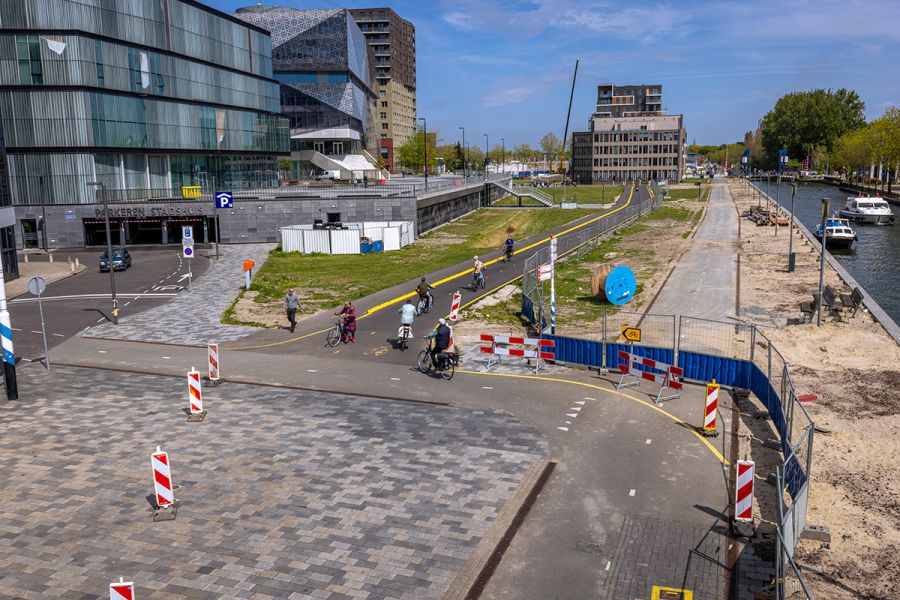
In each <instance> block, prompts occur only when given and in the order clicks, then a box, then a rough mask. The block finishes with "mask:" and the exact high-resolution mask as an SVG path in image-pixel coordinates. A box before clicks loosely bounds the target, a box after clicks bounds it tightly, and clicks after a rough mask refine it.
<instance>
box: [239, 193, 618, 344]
mask: <svg viewBox="0 0 900 600" xmlns="http://www.w3.org/2000/svg"><path fill="white" fill-rule="evenodd" d="M632 196H634V188H633V187H632V188H631V191H630V192H629V193H628V200H626V201H625V204H623V205H622V206H620V207H618V208H614V209H613V210H611V211H609V212H606V213H603V214H602V215H599V216H596V217H594V218H592V219H590V220H588V221H585V222H584V223H581V224H579V225H573V226H572V227H569V228H568V229H566V230H565V231H560V232H559V233H557V234H556V237H559V236H561V235H565V234H567V233H571V232H573V231H576V230H578V229H581V228H582V227H585V226H587V225H590V224H591V223H596V222H597V221H599V220H600V219H604V218H606V217H608V216H609V215H612V214H615V213H617V212H619V211H620V210H622V209H624V208H626V207H627V206H628V205H629V204H631V198H632ZM549 240H550V237H549V236H548V237H545V238H544V239H542V240H538V241H537V242H534V243H533V244H530V245H528V246H525V247H524V248H519V249H518V250H516V251H514V252H513V254H518V253H520V252H525V251H526V250H531V249H532V248H534V247H536V246H540V245H541V244H544V243H546V242H548V241H549ZM574 250H575V248H573V249H572V250H569V252H572V251H574ZM566 254H568V252H565V253H563V254H562V255H560V256H565V255H566ZM499 261H500V258H495V259H494V260H490V261H488V262H486V263H484V265H485V266H487V265H492V264H494V263H497V262H499ZM470 271H471V269H466V270H465V271H460V272H459V273H456V274H455V275H450V276H448V277H445V278H444V279H441V280H440V281H437V282H435V283H433V284H432V285H433V286H434V287H437V286H439V285H441V284H442V283H447V282H449V281H453V280H454V279H458V278H460V277H462V276H464V275H467V274H468V273H469V272H470ZM521 278H522V276H521V275H517V276H516V277H513V278H512V279H510V280H509V281H507V282H506V283H504V284H502V285H499V286H497V287H495V288H494V289H492V290H491V291H489V292H485V293H484V294H482V295H481V296H479V297H478V298H476V299H475V300H471V301H469V302H467V303H466V304H464V305H462V306H460V309H463V308H466V307H468V306H471V305H472V304H474V303H475V302H478V301H479V300H481V299H483V298H485V297H486V296H489V295H491V294H493V293H494V292H496V291H497V290H499V289H501V288H502V287H504V286H507V285H509V284H510V283H512V282H513V281H516V280H517V279H521ZM415 295H416V292H415V291H413V292H410V293H409V294H406V295H404V296H398V297H396V298H394V299H392V300H388V301H387V302H382V303H381V304H379V305H377V306H373V307H372V308H370V309H369V310H367V311H366V314H364V315H360V316H359V317H357V318H356V320H357V321H358V320H360V319H365V318H366V317H368V316H369V315H372V314H374V313H376V312H378V311H380V310H383V309H385V308H387V307H388V306H390V305H392V304H396V303H398V302H402V301H404V300H406V299H407V298H412V297H413V296H415ZM331 329H332V328H331V327H328V328H327V329H320V330H319V331H313V332H312V333H307V334H306V335H301V336H297V337H295V338H291V339H289V340H282V341H280V342H271V343H269V344H259V345H256V346H239V347H237V348H225V347H223V348H222V350H257V349H259V348H272V347H274V346H283V345H285V344H291V343H293V342H299V341H300V340H305V339H306V338H309V337H312V336H314V335H322V334H323V333H328V331H330V330H331Z"/></svg>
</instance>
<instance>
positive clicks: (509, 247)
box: [504, 235, 516, 260]
mask: <svg viewBox="0 0 900 600" xmlns="http://www.w3.org/2000/svg"><path fill="white" fill-rule="evenodd" d="M504 245H505V246H506V248H505V249H504V252H505V257H506V260H510V259H511V258H512V255H513V248H514V247H515V245H516V241H515V240H514V239H512V236H511V235H508V236H506V242H504Z"/></svg>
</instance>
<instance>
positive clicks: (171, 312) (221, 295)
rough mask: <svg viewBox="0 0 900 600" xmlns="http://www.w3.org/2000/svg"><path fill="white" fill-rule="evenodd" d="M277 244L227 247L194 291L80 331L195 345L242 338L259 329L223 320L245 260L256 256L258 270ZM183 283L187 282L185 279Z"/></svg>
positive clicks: (196, 282) (239, 283)
mask: <svg viewBox="0 0 900 600" xmlns="http://www.w3.org/2000/svg"><path fill="white" fill-rule="evenodd" d="M274 247H275V246H274V244H236V245H224V246H222V247H221V249H220V257H219V258H218V259H214V258H213V259H210V264H209V269H208V270H207V272H206V273H205V274H204V275H203V276H201V277H198V278H197V279H195V280H194V282H193V284H192V285H191V291H187V289H184V290H182V291H180V292H179V293H178V295H177V296H176V297H175V298H173V299H172V300H171V301H170V302H166V303H165V304H163V305H161V306H158V307H156V308H151V309H150V310H146V311H143V312H141V313H140V314H137V315H133V316H129V317H125V318H123V319H121V320H120V321H119V324H118V325H113V324H112V323H103V324H102V325H97V326H95V327H91V328H89V329H86V330H84V331H83V332H81V334H80V335H84V336H87V337H101V338H113V339H117V340H132V341H137V342H159V343H168V344H186V345H192V346H202V345H205V344H208V343H210V342H228V341H234V340H239V339H241V338H244V337H246V336H248V335H250V334H251V333H254V332H256V331H258V329H256V328H254V327H241V326H237V325H223V324H222V323H220V319H221V317H222V313H223V312H225V309H226V308H228V305H230V304H231V301H232V300H234V297H235V296H237V294H238V292H240V290H241V286H242V285H243V284H244V275H243V273H244V269H243V264H244V260H245V259H252V260H253V261H254V262H255V263H256V265H257V268H259V267H261V266H262V264H263V263H264V262H265V260H266V258H267V257H268V255H269V251H270V250H272V248H274ZM193 260H204V259H193ZM182 284H183V285H185V286H186V285H187V281H184V282H182Z"/></svg>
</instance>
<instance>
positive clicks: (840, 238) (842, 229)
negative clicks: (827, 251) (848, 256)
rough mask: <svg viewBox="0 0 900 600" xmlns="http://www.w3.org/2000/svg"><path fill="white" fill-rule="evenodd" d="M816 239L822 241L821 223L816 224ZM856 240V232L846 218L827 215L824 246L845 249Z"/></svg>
mask: <svg viewBox="0 0 900 600" xmlns="http://www.w3.org/2000/svg"><path fill="white" fill-rule="evenodd" d="M815 236H816V239H817V240H819V241H820V242H821V241H822V224H821V223H820V224H818V225H816V232H815ZM855 241H856V232H854V231H853V229H852V228H851V227H850V223H849V222H848V221H847V219H838V218H837V217H829V218H828V219H827V220H826V222H825V247H826V248H834V249H847V248H850V246H852V245H853V242H855Z"/></svg>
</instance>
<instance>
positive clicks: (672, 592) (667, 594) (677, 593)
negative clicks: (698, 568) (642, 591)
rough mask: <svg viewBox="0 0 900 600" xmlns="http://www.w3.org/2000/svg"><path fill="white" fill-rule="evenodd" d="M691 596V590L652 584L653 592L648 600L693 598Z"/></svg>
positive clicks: (689, 599) (692, 593)
mask: <svg viewBox="0 0 900 600" xmlns="http://www.w3.org/2000/svg"><path fill="white" fill-rule="evenodd" d="M693 598H694V592H692V591H691V590H682V589H679V588H670V587H662V586H660V585H654V586H653V594H652V595H651V596H650V600H693Z"/></svg>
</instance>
